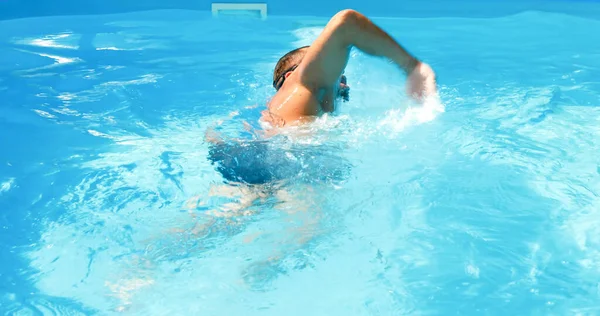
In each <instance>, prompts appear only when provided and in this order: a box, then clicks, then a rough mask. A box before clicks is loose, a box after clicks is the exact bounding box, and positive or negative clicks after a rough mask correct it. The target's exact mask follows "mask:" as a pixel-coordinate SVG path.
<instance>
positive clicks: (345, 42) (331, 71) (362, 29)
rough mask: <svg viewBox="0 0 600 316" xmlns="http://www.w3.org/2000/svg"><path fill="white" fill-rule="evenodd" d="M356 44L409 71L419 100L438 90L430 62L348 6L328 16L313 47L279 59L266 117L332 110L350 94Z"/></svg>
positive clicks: (275, 122)
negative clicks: (350, 60) (348, 78)
mask: <svg viewBox="0 0 600 316" xmlns="http://www.w3.org/2000/svg"><path fill="white" fill-rule="evenodd" d="M352 47H356V48H358V49H359V50H361V51H363V52H364V53H366V54H368V55H371V56H377V57H385V58H388V59H389V60H391V61H392V62H394V63H395V64H396V65H397V66H398V67H399V68H400V69H401V70H402V71H404V73H405V74H406V75H407V84H406V92H407V94H408V95H409V96H410V97H412V98H414V99H415V100H417V101H423V100H424V99H426V98H427V97H429V96H432V95H434V94H435V93H436V82H435V74H434V72H433V70H432V69H431V67H430V66H429V65H428V64H426V63H424V62H422V61H420V60H418V59H417V58H416V57H414V56H412V55H411V54H409V53H408V52H407V51H406V50H405V49H404V48H403V47H402V46H401V45H400V44H399V43H398V42H396V41H395V40H394V39H393V38H392V37H391V36H390V35H389V34H387V33H386V32H385V31H384V30H382V29H381V28H379V27H378V26H377V25H375V24H374V23H373V22H371V21H370V20H369V19H368V18H367V17H366V16H364V15H362V14H361V13H359V12H356V11H354V10H343V11H340V12H338V13H337V14H336V15H334V16H333V18H331V19H330V20H329V22H328V23H327V25H326V26H325V28H324V30H323V31H322V32H321V34H320V35H319V36H318V38H317V39H316V40H315V41H314V42H313V43H312V44H311V45H310V46H304V47H300V48H297V49H295V50H292V51H290V52H288V53H287V54H285V55H284V56H283V57H281V59H279V61H278V62H277V64H276V66H275V70H274V72H273V87H274V88H275V89H276V90H277V92H276V94H275V95H274V97H273V98H272V99H271V100H270V102H269V103H268V105H267V109H266V110H265V111H263V113H262V117H261V121H263V122H267V123H269V124H270V125H272V126H274V127H284V126H290V125H298V124H301V123H303V122H310V121H312V120H313V119H314V118H315V117H318V116H319V115H321V114H323V113H329V112H333V111H334V110H335V106H334V104H335V101H336V99H339V98H343V99H346V100H347V98H348V90H349V87H348V86H347V82H346V77H345V76H344V75H343V73H344V68H345V67H346V64H347V63H348V57H349V53H350V49H351V48H352Z"/></svg>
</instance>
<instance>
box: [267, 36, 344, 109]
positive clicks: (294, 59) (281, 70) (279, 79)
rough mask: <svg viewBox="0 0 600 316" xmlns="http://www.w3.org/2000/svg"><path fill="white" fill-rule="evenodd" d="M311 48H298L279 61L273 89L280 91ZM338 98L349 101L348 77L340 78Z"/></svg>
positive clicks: (275, 71)
mask: <svg viewBox="0 0 600 316" xmlns="http://www.w3.org/2000/svg"><path fill="white" fill-rule="evenodd" d="M309 47H310V46H302V47H300V48H296V49H294V50H292V51H289V52H288V53H286V54H285V55H283V57H281V58H280V59H279V61H277V64H276V65H275V70H274V71H273V87H274V88H275V90H279V88H281V86H282V85H283V82H284V81H285V79H286V78H287V77H288V76H289V75H290V74H291V73H292V71H294V70H296V67H298V65H300V63H301V62H302V59H303V58H304V55H306V52H307V51H308V48H309ZM337 90H338V97H341V98H342V99H343V100H344V101H348V100H349V90H350V87H348V85H347V82H346V76H344V75H343V74H342V76H341V77H340V82H339V87H338V89H337Z"/></svg>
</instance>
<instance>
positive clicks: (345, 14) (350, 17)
mask: <svg viewBox="0 0 600 316" xmlns="http://www.w3.org/2000/svg"><path fill="white" fill-rule="evenodd" d="M361 17H362V14H360V13H359V12H358V11H356V10H352V9H346V10H342V11H339V12H338V13H336V14H335V15H334V16H333V17H332V18H331V21H330V22H333V23H334V24H335V25H336V26H345V25H356V23H357V22H358V21H359V20H360V18H361Z"/></svg>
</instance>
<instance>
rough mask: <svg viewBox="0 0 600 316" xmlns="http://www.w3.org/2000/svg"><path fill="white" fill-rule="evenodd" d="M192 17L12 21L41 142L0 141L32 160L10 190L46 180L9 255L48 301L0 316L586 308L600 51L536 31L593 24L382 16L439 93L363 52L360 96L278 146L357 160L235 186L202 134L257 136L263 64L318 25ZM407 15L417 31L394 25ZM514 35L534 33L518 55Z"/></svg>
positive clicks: (10, 306) (30, 121) (19, 301)
mask: <svg viewBox="0 0 600 316" xmlns="http://www.w3.org/2000/svg"><path fill="white" fill-rule="evenodd" d="M181 14H182V15H180V16H178V15H169V14H164V13H163V14H160V13H156V12H155V13H139V14H138V15H136V14H134V15H131V16H129V15H122V16H112V17H110V16H109V17H89V18H88V19H89V21H88V25H87V26H86V25H83V24H81V25H80V28H79V31H78V30H77V29H73V30H72V31H69V32H66V31H65V30H64V29H62V30H49V31H48V32H49V34H48V35H45V36H32V35H31V34H27V33H28V32H26V31H23V32H24V34H21V36H20V37H18V38H17V37H16V36H15V35H14V34H8V33H7V32H6V31H0V39H2V45H4V46H6V47H7V48H9V49H8V51H7V52H6V57H7V58H8V59H11V60H21V64H20V65H18V66H10V67H9V66H7V64H6V63H1V62H0V71H1V73H0V75H1V76H0V86H1V87H0V93H1V94H2V96H4V97H5V98H4V99H6V100H9V101H8V105H7V107H6V109H7V110H6V111H5V112H4V114H3V115H2V120H5V121H6V122H9V123H10V124H12V125H11V126H18V127H21V128H24V127H31V126H41V128H40V130H39V131H41V132H42V133H41V134H38V136H37V137H38V138H41V139H43V142H40V143H48V144H45V145H47V146H48V147H44V150H41V151H39V152H40V153H41V154H38V155H33V154H29V155H23V156H18V155H16V154H11V153H10V152H7V153H3V154H2V155H3V156H2V158H3V160H4V161H6V162H7V164H9V165H10V164H11V163H15V164H16V163H21V164H27V165H28V166H30V167H28V169H27V171H26V172H25V171H23V172H22V173H18V172H17V171H15V168H12V165H10V166H9V165H7V166H6V167H4V166H2V168H4V169H1V170H3V171H4V170H8V172H7V173H6V176H5V175H4V174H3V175H2V177H1V178H0V198H1V199H5V198H13V197H14V196H15V195H16V194H19V193H20V192H22V191H20V190H21V188H20V187H21V186H28V185H31V184H30V183H31V182H36V181H38V182H40V183H44V184H47V186H46V187H33V188H31V191H32V192H33V193H32V194H31V196H32V197H33V198H34V202H33V203H31V202H30V201H26V203H19V204H28V205H31V210H30V212H33V213H31V214H32V215H31V217H32V218H35V219H36V220H39V222H40V224H39V225H40V226H39V228H40V231H39V236H38V237H39V238H37V239H36V240H35V242H34V243H32V244H30V245H27V246H25V247H24V248H19V247H16V246H15V248H13V249H11V250H13V251H14V250H15V249H25V250H22V252H23V255H24V256H25V257H26V258H27V260H28V263H29V265H30V266H29V267H19V268H20V269H23V270H26V271H35V273H32V274H27V276H26V277H25V279H26V281H29V282H30V283H31V284H33V287H32V289H33V290H32V291H31V292H32V293H34V292H35V294H32V295H29V296H28V295H26V294H23V293H22V292H19V291H18V288H17V287H15V289H14V290H12V292H11V293H7V294H3V295H4V296H2V297H1V298H0V302H2V309H3V311H8V312H15V313H16V312H17V311H19V312H20V313H34V312H37V313H45V314H77V313H85V314H87V309H91V310H97V311H100V313H111V312H129V313H140V314H144V313H150V312H153V313H156V312H157V311H159V312H165V313H181V314H186V313H190V312H192V313H205V314H206V313H207V314H211V313H218V314H232V315H234V314H247V313H248V311H258V312H263V313H269V314H277V313H284V312H288V311H289V310H290V309H291V308H292V309H294V308H295V310H297V311H305V312H306V313H311V312H314V311H315V310H321V311H322V310H331V311H335V312H334V313H336V314H353V315H355V314H403V313H416V314H422V313H439V311H440V310H444V311H459V310H462V311H470V312H475V311H478V312H486V311H487V312H491V313H494V312H496V311H499V310H505V311H517V312H521V313H530V314H548V313H559V314H565V313H566V314H569V313H586V312H587V313H594V312H596V310H595V309H594V308H596V307H595V305H594V304H595V302H596V301H597V296H598V284H597V282H595V281H594V280H596V279H597V278H598V271H599V270H598V267H599V266H598V262H599V260H600V238H598V237H597V236H600V235H599V234H598V232H599V230H600V221H599V220H598V218H599V217H598V215H599V214H598V212H600V198H599V196H600V160H598V158H597V155H595V153H597V152H599V150H600V141H598V140H599V139H600V129H599V126H600V111H599V110H598V107H597V106H598V105H599V104H598V84H597V82H596V81H597V79H596V78H594V76H593V74H594V73H595V70H597V68H598V67H597V65H596V62H595V61H594V60H593V59H592V57H593V56H594V51H595V50H596V49H597V48H598V47H597V44H593V43H592V44H588V45H592V46H591V47H590V49H589V51H587V52H586V51H581V52H574V50H578V49H577V47H582V46H581V43H580V42H578V39H577V38H564V41H567V42H569V43H570V44H573V47H574V48H573V49H569V45H567V44H564V45H562V46H561V47H563V46H564V47H563V48H561V49H559V50H554V51H551V50H548V49H546V48H547V46H553V47H555V46H556V43H554V42H553V41H554V40H553V38H555V37H552V36H546V37H544V36H545V35H548V34H566V33H567V31H566V29H565V28H564V27H562V26H561V25H584V26H586V27H593V25H595V23H596V22H594V21H588V22H586V23H583V22H581V21H579V20H578V19H575V18H573V17H562V16H560V17H559V16H556V15H548V16H546V15H543V14H541V13H539V14H538V13H530V14H529V15H527V14H525V15H519V16H513V17H507V18H499V19H489V20H469V19H461V20H456V19H441V20H436V21H432V20H427V21H424V20H410V21H408V20H398V21H395V20H386V21H382V23H384V24H385V25H387V26H388V27H389V28H390V29H392V30H394V33H395V34H398V35H399V36H402V38H403V41H406V42H407V43H415V44H414V45H413V44H410V45H409V46H410V47H414V49H415V50H417V51H421V52H423V54H424V56H426V57H427V58H428V59H430V60H432V61H433V62H434V66H435V67H434V68H435V69H439V73H440V75H441V76H440V82H441V102H431V103H427V104H426V105H425V106H416V105H414V104H410V103H408V102H406V101H405V98H404V96H403V95H402V92H401V91H399V90H401V89H398V87H399V86H400V85H401V84H402V78H401V74H399V73H394V72H391V71H389V65H388V64H387V63H386V62H384V61H377V60H371V59H368V58H366V57H365V56H364V55H362V54H360V53H358V52H356V51H353V52H352V62H351V63H350V65H349V67H348V69H347V71H346V75H347V76H348V79H349V84H350V86H351V89H352V90H351V101H350V102H348V103H344V104H341V106H340V109H339V113H338V114H336V115H328V116H325V117H323V118H321V119H319V120H317V122H316V123H315V124H313V125H310V126H308V127H306V128H303V129H291V130H288V131H287V132H286V133H284V135H283V136H282V137H280V138H277V139H275V140H273V144H274V146H276V147H277V148H278V149H280V150H281V151H285V152H286V153H288V154H290V155H296V156H298V157H299V156H301V155H302V154H303V153H305V151H302V150H300V149H299V148H302V147H299V146H306V147H304V148H310V149H311V151H310V155H306V156H303V157H302V158H303V159H308V158H309V157H308V156H319V158H320V159H322V161H325V162H326V163H341V162H344V163H348V165H349V168H348V171H349V172H350V174H349V175H348V176H347V177H346V178H345V179H344V181H342V182H341V183H335V184H333V183H331V182H325V183H323V182H318V181H313V182H311V181H308V183H300V182H293V183H288V184H286V185H283V186H271V187H266V188H260V189H248V188H244V187H236V186H230V185H225V184H226V183H224V181H223V178H222V177H221V175H219V174H218V173H217V172H216V171H215V169H214V166H212V165H211V164H210V162H209V161H208V160H207V159H206V157H207V155H208V148H207V145H206V144H205V142H204V134H205V132H206V130H207V129H208V128H214V129H216V130H217V131H218V132H220V133H222V134H223V135H225V136H226V137H240V138H243V139H245V140H252V139H255V138H256V135H257V134H256V133H253V132H252V131H251V130H250V131H247V130H245V129H244V123H249V124H247V126H250V128H257V127H258V126H257V124H256V123H255V120H256V119H257V118H258V114H259V112H260V110H261V109H262V107H263V105H264V102H265V100H266V99H267V98H268V96H269V95H270V94H271V93H272V88H271V87H270V86H269V78H270V76H271V72H270V69H271V68H272V66H273V64H274V60H275V59H276V57H278V56H279V53H283V52H285V51H286V49H287V48H289V49H291V48H293V47H294V46H297V45H303V44H307V43H310V41H311V40H312V39H313V38H314V37H315V36H316V35H317V34H318V32H319V31H320V30H321V26H315V23H314V21H312V22H310V21H307V22H306V23H299V24H297V23H295V22H293V21H290V20H286V19H281V20H273V22H271V23H274V25H277V26H278V27H277V29H278V30H277V31H276V32H275V33H273V32H272V26H273V25H265V26H264V28H263V25H262V24H261V25H253V24H249V23H245V22H239V23H228V24H227V27H224V25H225V24H226V21H221V22H222V23H221V22H214V21H212V20H210V19H204V18H202V19H198V18H199V17H198V15H196V14H195V13H191V12H187V13H181ZM160 15H164V17H162V20H161V18H159V16H160ZM538 15H539V16H538ZM562 18H564V19H567V21H566V22H565V21H563V22H565V23H566V24H565V23H559V22H561V21H562V20H560V19H562ZM48 19H61V18H48ZM73 19H74V20H73V21H75V22H72V23H73V25H77V24H78V22H77V21H79V22H81V21H80V20H77V19H78V18H73ZM546 19H558V21H557V23H552V25H546V22H545V21H546ZM115 20H116V21H115ZM158 20H161V22H160V23H159V21H158ZM178 20H180V21H178ZM57 21H61V20H57ZM569 21H570V22H573V23H575V24H573V23H567V22H569ZM62 22H64V23H67V24H68V23H69V19H68V18H65V20H64V21H62ZM320 22H323V21H320ZM0 23H3V24H10V23H13V24H14V25H16V26H19V24H20V23H21V22H19V21H14V22H0ZM432 23H433V24H434V25H437V27H438V28H437V29H436V31H433V30H432V29H430V28H428V27H427V25H430V24H432ZM527 23H533V24H535V25H537V24H543V25H546V26H545V28H544V29H538V31H539V32H541V33H544V32H548V34H545V33H544V34H545V35H544V34H541V35H540V34H537V33H536V32H534V31H528V30H527V29H524V28H523V25H524V24H527ZM536 23H537V24H536ZM59 24H60V23H59ZM588 24H589V25H588ZM9 26H10V25H9ZM249 27H252V28H253V30H255V33H256V34H248V33H247V31H246V30H247V29H248V28H249ZM446 27H450V28H449V29H446ZM53 28H60V27H56V26H54V27H53ZM415 28H422V29H424V30H428V31H423V32H410V33H409V32H406V31H405V30H410V29H415ZM498 28H499V29H501V30H504V31H503V33H502V34H499V33H498V32H497V31H495V30H496V29H498ZM5 29H8V28H4V27H3V28H2V30H5ZM16 29H22V27H21V28H16ZM199 29H202V30H203V32H202V33H201V34H209V33H210V34H212V36H200V35H199V34H200V33H199V32H198V31H197V30H199ZM515 29H518V30H519V32H518V33H517V32H516V31H515ZM444 30H446V31H444ZM448 30H453V32H455V31H456V32H457V33H456V34H454V33H453V34H450V33H448V32H449V31H448ZM461 30H462V31H463V32H459V31H461ZM469 31H472V32H469ZM539 32H538V33H539ZM417 33H418V34H417ZM266 34H268V37H264V38H261V37H260V36H261V35H266ZM510 34H517V35H514V36H516V37H517V38H516V39H507V38H505V37H507V36H509V35H510ZM536 34H537V35H536ZM9 35H10V36H9ZM451 35H452V36H451ZM218 36H224V37H227V39H228V41H227V42H226V41H225V40H222V39H219V38H218ZM446 36H449V38H450V37H452V38H453V40H452V41H442V42H435V41H423V38H426V39H441V38H445V37H446ZM511 36H512V35H511ZM489 38H494V40H493V41H491V40H489ZM543 38H546V39H548V40H547V41H544V40H539V39H543ZM517 40H518V42H526V44H523V45H520V46H518V47H512V46H511V47H512V50H510V49H508V46H507V44H506V43H509V42H510V43H514V42H515V41H517ZM281 43H289V47H282V44H281ZM467 43H473V44H472V46H469V45H467ZM461 44H462V45H464V46H465V47H464V49H461V50H456V49H455V48H453V47H455V46H456V45H461ZM593 45H596V46H593ZM440 46H441V47H443V48H444V49H443V50H440V49H439V47H440ZM233 48H235V49H233ZM284 48H285V49H284ZM249 52H253V53H249ZM541 52H544V54H547V56H538V55H540V54H541ZM575 53H577V54H575ZM538 57H539V58H538ZM525 61H529V62H530V63H526V62H525ZM524 64H525V65H529V67H525V66H524ZM472 67H475V68H472ZM59 80H60V81H59ZM374 92H375V95H376V96H377V97H376V98H374V97H373V95H374ZM29 114H30V115H29ZM14 133H15V134H11V135H17V134H16V132H14ZM30 137H31V136H30ZM20 139H21V140H25V141H26V139H24V138H20ZM32 139H33V138H32ZM282 139H283V140H284V141H282V142H281V143H277V141H279V140H282ZM62 141H64V142H65V144H61V142H62ZM41 145H44V144H41ZM47 148H48V149H47ZM49 149H53V150H49ZM320 150H322V151H320ZM27 153H28V152H27ZM301 160H302V159H301ZM4 161H2V163H4ZM23 161H24V162H23ZM326 163H324V164H323V165H324V166H325V165H326ZM309 165H310V164H309ZM31 166H36V167H31ZM11 168H12V169H11ZM328 170H329V169H328V168H318V167H315V166H314V165H312V170H311V171H313V172H315V171H316V172H318V173H319V174H320V175H321V176H323V177H325V178H327V177H330V176H332V174H330V173H328ZM302 172H303V171H302ZM33 179H35V180H33ZM46 182H48V183H46ZM44 188H45V189H44ZM38 190H39V192H38ZM34 193H35V194H34ZM12 201H14V200H12ZM13 292H14V293H13ZM39 293H43V294H45V295H49V297H48V298H46V297H44V296H36V295H38V294H39ZM299 293H301V294H299ZM39 295H41V294H39ZM50 296H51V297H50ZM60 297H63V298H64V301H63V299H62V298H60ZM323 298H327V300H324V299H323ZM67 299H68V300H69V301H67ZM74 302H77V303H74ZM79 304H81V305H82V306H79ZM5 306H7V307H5Z"/></svg>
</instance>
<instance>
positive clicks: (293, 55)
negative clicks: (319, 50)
mask: <svg viewBox="0 0 600 316" xmlns="http://www.w3.org/2000/svg"><path fill="white" fill-rule="evenodd" d="M308 47H309V46H303V47H300V48H296V49H294V50H292V51H290V52H288V53H287V54H285V55H283V57H281V58H280V59H279V61H278V62H277V65H275V70H274V71H273V87H274V88H275V90H279V88H281V86H282V85H283V82H284V81H285V78H287V76H289V74H290V73H291V72H292V71H294V70H295V69H296V67H298V65H299V64H300V62H302V58H304V55H306V51H307V50H308Z"/></svg>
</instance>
